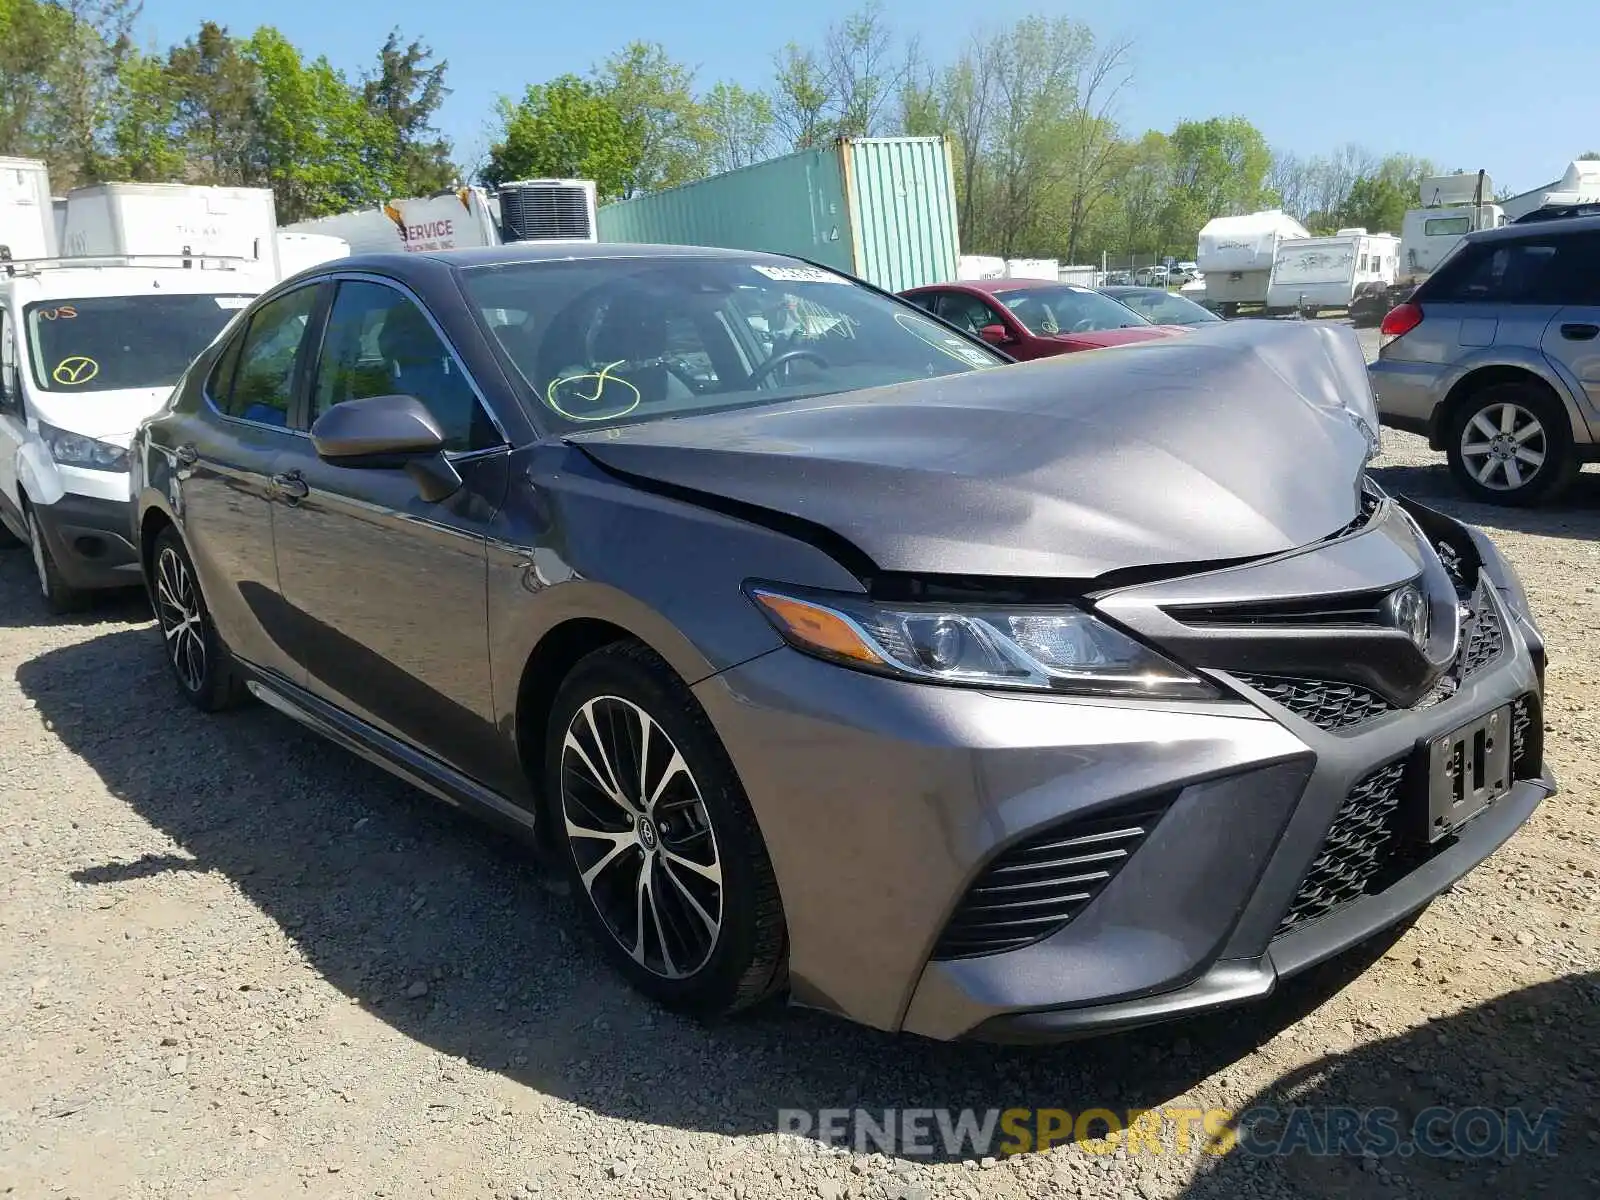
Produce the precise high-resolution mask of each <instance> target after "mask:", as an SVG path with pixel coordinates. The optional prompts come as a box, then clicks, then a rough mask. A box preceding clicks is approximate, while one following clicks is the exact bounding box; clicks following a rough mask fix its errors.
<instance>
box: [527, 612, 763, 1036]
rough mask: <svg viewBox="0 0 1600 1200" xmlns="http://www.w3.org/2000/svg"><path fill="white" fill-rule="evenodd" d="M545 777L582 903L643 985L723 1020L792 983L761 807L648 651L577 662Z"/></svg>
mask: <svg viewBox="0 0 1600 1200" xmlns="http://www.w3.org/2000/svg"><path fill="white" fill-rule="evenodd" d="M641 747H642V748H643V749H642V750H641ZM543 783H544V788H543V791H544V796H545V802H546V814H547V816H548V817H549V819H550V825H551V840H552V842H553V843H554V844H555V846H556V850H557V853H558V855H559V857H560V858H561V860H562V862H563V863H564V865H565V869H566V870H567V871H568V873H569V876H570V878H571V881H572V890H573V893H574V900H575V901H576V903H577V904H578V905H579V906H581V907H582V908H583V910H584V913H585V915H586V917H587V919H588V920H589V922H590V924H591V925H592V926H593V928H594V931H595V933H596V935H597V937H598V938H599V940H600V943H601V946H602V947H603V949H604V952H605V953H606V955H607V957H608V958H610V960H611V961H612V963H613V964H614V965H615V966H616V967H617V969H618V970H619V971H620V972H621V973H622V974H623V975H624V976H626V977H627V978H628V980H629V981H630V982H631V983H632V984H633V985H634V986H635V987H636V988H638V989H639V990H640V991H642V992H644V993H645V994H646V995H648V996H651V997H652V998H654V999H655V1000H656V1001H658V1002H659V1003H661V1004H663V1005H665V1006H666V1007H668V1008H672V1009H676V1010H679V1011H682V1012H687V1013H691V1014H693V1015H695V1016H700V1017H718V1016H724V1015H727V1014H730V1013H733V1012H737V1011H738V1010H740V1009H743V1008H748V1007H750V1006H751V1005H754V1004H757V1003H759V1002H760V1001H762V1000H764V999H766V998H767V997H768V996H770V995H772V994H773V993H775V992H777V991H779V990H780V989H781V988H782V987H783V986H784V984H785V983H786V982H787V964H788V935H787V932H786V927H785V925H784V919H783V906H782V903H781V902H780V900H779V897H778V884H777V879H776V877H775V876H774V874H773V870H772V861H771V859H770V858H769V857H768V855H767V849H766V844H765V843H764V842H763V841H762V838H761V832H760V830H759V829H758V827H757V825H756V820H755V814H754V813H753V812H752V811H751V809H750V803H749V801H748V800H747V799H746V798H745V794H744V789H743V788H742V787H741V786H740V784H739V779H738V776H737V775H736V774H735V772H734V769H733V764H732V762H731V761H730V760H729V758H728V755H727V751H726V750H724V749H723V746H722V742H721V741H720V739H719V738H718V737H717V734H716V730H715V729H713V728H712V725H711V721H710V719H709V718H708V717H707V716H706V714H705V711H704V710H703V709H702V708H701V707H700V705H699V703H698V702H697V701H696V700H695V698H694V696H693V695H692V694H691V693H690V692H689V689H688V688H686V687H685V686H684V685H683V684H682V682H680V681H679V679H678V678H677V676H676V675H675V674H674V673H673V671H672V669H671V668H670V667H669V666H667V664H666V663H665V662H663V661H662V660H661V659H660V658H659V657H657V656H656V655H655V654H654V653H653V652H652V651H651V650H650V649H649V648H648V647H645V646H643V645H640V644H639V643H637V642H622V643H618V644H615V645H612V646H608V647H606V648H604V649H602V650H597V651H595V652H594V653H592V654H590V655H588V656H587V657H585V658H583V659H581V660H580V661H579V662H578V664H577V666H575V667H574V668H573V669H572V672H571V673H570V674H569V675H568V676H567V678H566V679H565V680H564V681H563V682H562V684H561V688H560V690H559V691H558V692H557V693H556V698H555V704H554V706H553V708H552V710H551V713H550V723H549V726H548V729H547V732H546V737H545V756H544V780H543Z"/></svg>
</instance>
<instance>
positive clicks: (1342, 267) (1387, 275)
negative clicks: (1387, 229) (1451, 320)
mask: <svg viewBox="0 0 1600 1200" xmlns="http://www.w3.org/2000/svg"><path fill="white" fill-rule="evenodd" d="M1399 265H1400V239H1399V238H1398V237H1396V236H1395V235H1394V234H1392V233H1368V232H1367V231H1366V230H1365V229H1341V230H1339V232H1338V233H1336V234H1334V235H1333V236H1332V237H1312V238H1293V239H1291V240H1289V241H1286V242H1282V243H1280V244H1279V246H1278V253H1277V257H1276V258H1274V259H1273V260H1272V278H1271V280H1270V281H1269V282H1268V284H1267V307H1268V308H1269V309H1279V308H1297V309H1299V310H1300V312H1301V313H1302V314H1304V315H1305V316H1307V317H1313V316H1316V314H1317V312H1318V311H1319V310H1321V309H1324V308H1343V309H1348V308H1349V307H1350V301H1351V300H1352V299H1354V298H1355V296H1356V295H1357V293H1359V292H1360V291H1361V290H1362V289H1363V288H1365V287H1367V286H1369V285H1376V286H1378V287H1384V288H1387V287H1389V286H1390V285H1391V284H1393V283H1394V281H1395V274H1396V272H1397V271H1398V269H1399Z"/></svg>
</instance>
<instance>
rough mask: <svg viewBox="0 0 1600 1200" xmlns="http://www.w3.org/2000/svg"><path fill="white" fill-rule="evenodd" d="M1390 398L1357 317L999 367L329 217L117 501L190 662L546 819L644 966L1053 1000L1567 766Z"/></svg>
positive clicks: (826, 282) (637, 261)
mask: <svg viewBox="0 0 1600 1200" xmlns="http://www.w3.org/2000/svg"><path fill="white" fill-rule="evenodd" d="M1376 429H1377V419H1376V414H1375V411H1374V407H1373V402H1372V396H1371V393H1370V391H1369V390H1368V386H1367V382H1366V373H1365V371H1364V369H1363V363H1362V359H1361V354H1360V351H1359V349H1358V347H1357V344H1356V342H1355V340H1354V338H1353V337H1352V336H1351V335H1350V334H1349V333H1348V331H1346V330H1341V329H1335V328H1323V327H1319V326H1315V325H1304V324H1289V323H1269V322H1240V323H1237V324H1231V325H1225V326H1220V325H1219V326H1218V327H1216V328H1214V329H1208V330H1203V331H1199V332H1196V333H1195V334H1193V335H1192V336H1189V337H1186V338H1173V339H1170V340H1163V341H1159V342H1150V343H1146V344H1143V345H1138V346H1130V347H1123V348H1118V349H1111V350H1104V351H1094V352H1091V353H1087V354H1078V355H1072V356H1070V357H1067V358H1058V359H1051V360H1047V361H1042V362H1039V363H1033V364H1025V365H1013V364H1010V363H1009V362H1008V361H1007V360H1006V359H1005V358H1004V357H1003V356H1000V355H997V354H996V353H995V352H994V351H992V350H991V349H989V348H988V347H987V346H985V345H984V344H983V343H982V342H979V341H976V340H973V339H972V338H970V337H968V336H967V335H965V334H963V333H960V332H958V331H956V330H955V329H953V328H951V327H949V326H947V325H944V324H942V323H940V322H939V321H938V320H936V319H935V318H933V317H930V316H929V315H928V314H927V313H924V312H922V311H920V310H918V309H916V308H913V307H911V306H910V305H908V304H905V303H903V302H901V301H899V300H897V299H895V298H894V297H892V296H889V295H886V294H884V293H882V292H879V291H877V290H874V289H872V288H869V287H867V286H864V285H862V284H860V283H858V282H856V281H854V280H851V279H848V278H844V277H841V276H840V275H837V274H835V273H833V272H831V271H829V270H825V269H822V268H820V267H816V266H812V265H810V264H807V263H804V262H799V261H796V260H794V259H790V258H783V257H779V256H775V255H768V254H753V253H736V252H730V251H719V250H703V249H695V248H688V247H650V246H624V245H599V246H580V247H560V248H536V247H526V246H516V245H512V246H505V247H502V248H496V249H493V250H484V251H463V252H451V253H445V254H427V253H420V254H414V255H385V256H373V257H357V258H349V259H342V260H338V261H335V262H331V263H327V264H324V265H323V266H321V267H317V268H314V269H312V270H311V271H309V272H306V273H303V274H301V275H298V276H296V277H294V278H293V279H290V280H288V281H286V282H284V283H282V284H280V285H278V286H277V287H276V288H274V289H273V290H271V291H270V292H267V293H266V294H264V295H262V296H261V297H260V298H259V299H258V300H257V301H255V302H254V303H253V304H252V305H251V306H250V307H249V309H248V310H246V311H244V312H243V313H241V314H240V315H239V317H238V318H237V319H236V320H235V321H233V322H232V323H231V325H230V326H229V327H228V328H227V329H226V330H224V332H223V333H222V334H221V335H220V336H219V337H218V339H217V340H216V342H215V343H214V344H213V345H212V346H211V347H210V348H209V349H208V350H207V351H206V352H205V353H204V354H202V355H201V357H200V358H199V359H198V360H197V361H196V362H195V363H194V364H193V366H192V367H191V368H190V370H189V371H188V373H187V374H186V376H185V377H184V379H183V380H182V381H181V383H180V384H179V386H178V387H177V389H176V391H175V393H174V395H173V397H172V399H171V401H170V402H169V404H168V407H167V408H166V409H165V411H163V412H161V413H160V414H158V415H157V416H155V417H153V418H151V419H150V420H149V421H148V422H147V423H146V424H145V425H144V426H143V428H142V429H141V430H140V431H139V434H138V436H137V438H136V440H135V444H134V447H133V453H132V458H133V460H134V464H133V470H134V484H135V493H134V494H135V496H136V498H137V503H136V509H137V514H136V522H137V527H136V530H135V532H136V534H137V542H138V544H139V545H140V546H141V547H142V549H143V563H144V570H145V578H146V580H147V582H148V586H149V590H150V595H151V600H152V602H153V604H154V606H155V610H156V612H157V614H158V616H159V624H160V631H161V642H162V645H163V647H164V652H165V654H166V655H167V658H168V660H169V662H170V664H171V667H172V671H173V674H174V676H175V678H176V680H177V683H178V686H179V687H180V688H181V689H182V691H183V693H184V695H186V696H187V697H188V698H189V699H190V700H192V701H193V702H194V703H195V704H196V705H197V706H198V707H200V708H202V709H206V710H212V709H220V708H223V707H225V706H227V705H230V704H233V703H236V702H238V701H240V700H242V699H244V698H246V697H254V698H255V699H257V700H260V701H262V702H264V703H265V704H267V705H269V706H271V707H272V708H275V709H277V710H279V711H280V712H282V713H285V714H287V715H288V716H290V717H292V718H294V719H295V720H297V721H300V722H303V723H304V724H305V725H306V726H308V727H309V728H310V729H312V730H314V731H315V732H317V733H319V734H322V735H324V736H326V737H328V738H330V739H332V740H333V741H335V742H337V743H339V744H340V745H342V746H345V747H347V748H349V749H350V750H353V751H355V752H356V753H359V754H362V755H365V756H366V757H368V758H370V759H372V760H373V761H375V762H377V763H379V764H381V765H383V766H384V767H386V768H388V769H389V770H391V771H393V772H394V773H396V774H397V775H399V776H401V777H403V778H405V779H407V780H409V781H411V782H412V783H414V784H416V785H417V786H419V787H421V788H424V789H426V790H428V791H429V792H432V793H434V794H435V795H437V796H439V797H441V798H443V799H445V800H447V801H449V802H451V803H453V804H458V805H462V806H465V807H469V808H472V809H474V810H476V811H478V812H480V813H482V814H484V815H486V816H488V817H491V818H493V819H495V820H498V821H500V822H503V823H506V824H508V825H509V826H511V827H512V828H514V829H517V830H520V831H523V832H525V833H527V834H528V835H530V837H531V838H532V839H533V840H534V842H535V844H536V845H537V846H539V847H542V848H543V852H544V853H545V854H547V855H549V856H550V857H551V858H553V859H554V860H557V861H559V863H560V864H561V868H562V869H563V870H565V871H566V872H568V873H569V875H570V878H571V880H572V883H573V896H574V902H575V904H576V907H577V909H579V910H581V911H582V913H583V918H582V919H585V920H587V921H588V922H589V923H590V924H591V925H592V926H593V930H594V934H595V937H596V938H597V940H598V943H599V944H600V945H601V946H602V947H604V951H605V953H607V954H608V955H609V956H610V957H611V958H612V959H613V960H614V961H615V963H616V966H617V968H618V969H619V970H621V971H622V972H623V973H624V974H625V975H626V976H627V977H628V978H629V979H631V980H632V981H633V983H634V984H636V985H637V986H638V987H639V988H641V989H642V990H643V991H645V992H647V993H649V994H650V995H651V996H654V997H656V998H657V999H658V1000H660V1001H661V1002H663V1003H665V1004H668V1005H671V1006H674V1007H677V1008H681V1009H685V1010H688V1011H691V1012H695V1013H700V1014H720V1013H727V1012H731V1011H733V1010H736V1009H739V1008H743V1007H746V1006H748V1005H751V1004H754V1003H756V1002H758V1001H760V1000H762V999H764V998H766V997H768V996H772V995H775V994H779V993H782V994H785V995H787V996H788V997H790V998H791V999H792V1000H793V1001H794V1002H796V1003H799V1004H804V1005H810V1006H815V1007H819V1008H824V1009H828V1010H831V1011H834V1012H837V1013H840V1014H843V1015H845V1016H847V1017H850V1018H853V1019H855V1020H857V1021H862V1022H865V1023H867V1024H870V1025H873V1026H877V1027H880V1028H883V1029H902V1030H910V1031H914V1032H916V1033H919V1034H923V1035H927V1036H930V1037H935V1038H961V1037H972V1038H983V1039H993V1040H1047V1039H1051V1038H1057V1037H1066V1036H1072V1035H1076V1034H1080V1033H1084V1032H1088V1031H1094V1030H1102V1029H1111V1028H1118V1027H1126V1026H1131V1025H1137V1024H1143V1023H1148V1022H1152V1021H1157V1020H1161V1019H1163V1018H1167V1017H1172V1016H1176V1015H1179V1014H1184V1013H1190V1012H1194V1011H1196V1010H1200V1009H1206V1008H1211V1007H1214V1006H1219V1005H1226V1004H1234V1003H1239V1002H1243V1001H1249V1000H1252V999H1255V998H1259V997H1262V996H1265V995H1266V994H1267V993H1269V992H1271V991H1272V990H1273V988H1274V986H1275V985H1276V983H1277V981H1278V980H1279V979H1282V978H1285V977H1287V976H1289V975H1292V974H1294V973H1295V972H1298V971H1301V970H1303V969H1304V968H1306V967H1307V966H1309V965H1310V964H1312V963H1315V962H1317V961H1319V960H1322V959H1326V958H1328V957H1330V956H1332V955H1334V954H1337V953H1339V952H1340V951H1342V950H1344V949H1346V948H1347V947H1350V946H1352V945H1353V944H1355V943H1356V942H1358V941H1361V940H1363V939H1365V938H1367V937H1368V936H1369V935H1371V934H1373V933H1374V932H1375V931H1378V930H1380V929H1383V928H1384V927H1386V926H1390V925H1392V924H1394V923H1396V922H1398V921H1400V920H1401V919H1402V918H1404V917H1405V916H1406V915H1407V914H1409V913H1412V912H1414V911H1416V910H1417V909H1419V908H1420V907H1422V906H1423V905H1424V904H1426V903H1427V902H1428V901H1429V899H1430V898H1432V897H1433V896H1434V895H1436V894H1437V893H1438V892H1440V891H1441V890H1442V889H1444V888H1445V887H1447V886H1448V885H1449V884H1450V883H1451V882H1452V881H1453V880H1455V879H1458V878H1459V877H1460V876H1461V875H1463V874H1464V873H1465V872H1467V871H1469V870H1471V869H1472V868H1473V866H1475V865H1476V864H1477V863H1478V862H1480V861H1481V860H1482V859H1483V858H1484V857H1485V856H1487V855H1488V854H1489V853H1491V852H1492V851H1493V850H1494V849H1495V847H1497V846H1498V845H1500V844H1501V843H1502V842H1504V841H1505V840H1506V839H1507V838H1508V837H1510V836H1511V834H1512V833H1513V832H1514V831H1515V830H1516V829H1517V827H1518V826H1519V825H1521V824H1522V822H1523V821H1525V820H1526V819H1527V818H1528V815H1529V813H1530V812H1532V810H1533V808H1534V807H1535V805H1537V804H1538V803H1539V802H1540V800H1542V799H1543V798H1544V797H1545V796H1547V795H1548V794H1550V792H1551V791H1552V790H1553V788H1554V784H1553V782H1552V781H1551V779H1550V778H1549V776H1548V774H1547V773H1546V771H1545V768H1544V765H1543V758H1544V756H1543V746H1542V732H1541V731H1542V730H1543V727H1544V726H1543V721H1542V719H1541V712H1540V698H1541V691H1542V678H1543V671H1544V648H1543V642H1542V640H1541V638H1540V635H1539V632H1538V629H1537V627H1536V626H1535V624H1534V621H1533V619H1532V617H1531V615H1530V614H1529V611H1528V604H1527V600H1526V598H1525V596H1524V595H1523V592H1522V588H1521V586H1520V585H1519V583H1518V581H1517V577H1516V575H1515V573H1514V572H1513V571H1512V569H1511V568H1510V566H1509V565H1507V563H1506V561H1505V560H1504V559H1503V558H1502V557H1501V556H1500V554H1498V553H1497V552H1496V550H1495V548H1494V546H1493V545H1491V544H1490V542H1489V541H1488V540H1487V539H1486V538H1485V537H1484V536H1483V535H1482V534H1481V533H1480V532H1478V531H1477V530H1475V529H1472V528H1469V527H1467V526H1464V525H1461V524H1459V523H1457V522H1456V521H1454V520H1451V519H1450V518H1448V517H1446V516H1443V515H1441V514H1440V513H1437V512H1434V511H1431V510H1430V509H1428V508H1426V507H1424V506H1422V505H1420V504H1417V503H1414V502H1412V501H1410V500H1407V499H1405V498H1403V497H1398V496H1396V497H1391V496H1388V495H1385V494H1384V492H1383V491H1382V490H1380V488H1379V487H1378V486H1376V485H1375V484H1374V482H1373V481H1372V480H1370V479H1369V478H1368V477H1367V474H1366V466H1367V463H1368V461H1369V459H1370V458H1371V456H1372V454H1373V452H1374V450H1375V448H1376V446H1377V436H1378V435H1377V432H1376ZM505 933H506V936H508V937H514V936H515V930H514V929H507V930H506V931H505Z"/></svg>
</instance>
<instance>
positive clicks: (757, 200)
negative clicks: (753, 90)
mask: <svg viewBox="0 0 1600 1200" xmlns="http://www.w3.org/2000/svg"><path fill="white" fill-rule="evenodd" d="M598 220H599V234H600V240H601V241H602V242H655V243H666V244H669V245H678V246H725V247H728V248H730V249H734V250H766V251H770V252H772V253H776V254H793V255H796V256H797V257H800V258H807V259H810V260H811V261H813V262H817V263H822V264H824V265H825V266H830V267H833V268H834V269H836V270H839V271H847V272H849V273H850V274H852V275H857V276H860V277H861V278H862V279H865V280H867V281H868V282H870V283H873V284H876V285H877V286H878V287H881V288H883V289H885V290H886V291H891V292H898V291H902V290H903V289H905V288H909V287H917V286H919V285H921V284H925V283H941V282H943V281H945V280H947V279H954V278H955V277H956V259H957V258H958V256H959V254H960V248H959V247H958V245H957V238H956V193H955V179H954V176H953V174H952V172H951V169H950V147H949V144H948V142H947V141H946V140H945V139H944V138H942V137H926V138H922V137H916V138H913V137H905V138H839V139H838V140H837V141H835V142H834V143H833V145H831V146H828V147H826V148H824V149H820V150H800V151H797V152H795V153H794V154H786V155H784V156H783V157H782V158H774V159H770V160H769V161H767V162H764V163H757V164H756V165H755V166H752V167H744V168H742V169H740V170H737V171H729V172H727V173H726V174H724V175H713V176H712V177H711V178H710V179H702V180H699V181H698V182H696V183H687V184H684V185H683V186H682V187H675V188H668V189H666V190H665V191H660V192H652V193H650V194H649V195H647V196H639V197H637V198H636V199H633V200H620V201H618V202H616V203H615V204H608V205H606V206H605V207H604V208H602V209H601V210H600V211H599V213H598Z"/></svg>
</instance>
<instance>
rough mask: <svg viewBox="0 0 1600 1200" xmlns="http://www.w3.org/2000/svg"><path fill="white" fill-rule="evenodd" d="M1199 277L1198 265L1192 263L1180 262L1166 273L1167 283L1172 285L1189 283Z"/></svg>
mask: <svg viewBox="0 0 1600 1200" xmlns="http://www.w3.org/2000/svg"><path fill="white" fill-rule="evenodd" d="M1199 277H1200V265H1199V264H1198V263H1192V262H1181V263H1178V264H1177V265H1176V266H1174V267H1172V268H1171V269H1170V270H1169V271H1168V272H1167V282H1168V283H1172V284H1185V283H1190V282H1192V281H1193V280H1195V279H1198V278H1199Z"/></svg>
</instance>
